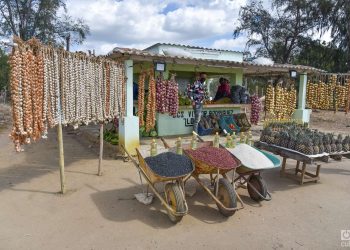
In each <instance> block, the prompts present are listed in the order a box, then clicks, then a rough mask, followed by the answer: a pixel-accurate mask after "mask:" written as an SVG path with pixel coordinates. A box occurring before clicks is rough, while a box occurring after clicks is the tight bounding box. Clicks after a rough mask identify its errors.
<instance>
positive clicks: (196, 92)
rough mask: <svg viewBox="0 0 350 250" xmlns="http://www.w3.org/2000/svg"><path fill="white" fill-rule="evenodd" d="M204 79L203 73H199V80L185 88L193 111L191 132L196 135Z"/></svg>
mask: <svg viewBox="0 0 350 250" xmlns="http://www.w3.org/2000/svg"><path fill="white" fill-rule="evenodd" d="M206 78H207V75H206V74H205V73H200V75H199V79H198V78H197V80H196V81H195V82H194V83H193V84H192V85H189V86H188V88H187V94H188V97H189V98H190V99H191V101H192V107H193V110H194V123H193V131H195V132H196V133H198V124H199V121H200V120H201V115H202V109H203V101H204V99H205V96H206V86H205V80H206Z"/></svg>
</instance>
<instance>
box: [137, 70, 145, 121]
mask: <svg viewBox="0 0 350 250" xmlns="http://www.w3.org/2000/svg"><path fill="white" fill-rule="evenodd" d="M145 81H146V73H145V72H142V73H141V74H140V76H139V82H138V85H139V88H138V90H139V94H138V116H139V124H140V127H142V126H144V125H145V119H144V112H145Z"/></svg>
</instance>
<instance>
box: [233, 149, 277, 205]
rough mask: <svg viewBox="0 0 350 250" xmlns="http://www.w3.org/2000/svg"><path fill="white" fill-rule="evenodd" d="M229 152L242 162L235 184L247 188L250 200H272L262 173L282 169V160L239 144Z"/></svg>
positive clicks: (237, 171) (234, 180)
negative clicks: (267, 170)
mask: <svg viewBox="0 0 350 250" xmlns="http://www.w3.org/2000/svg"><path fill="white" fill-rule="evenodd" d="M227 150H228V151H230V152H231V154H233V155H234V156H235V157H236V158H237V159H239V160H240V161H241V166H240V167H238V168H237V169H236V173H235V175H234V177H233V183H235V184H239V185H238V187H244V188H247V189H248V193H249V196H250V198H251V199H252V200H254V201H257V202H259V201H262V200H265V201H269V200H271V194H270V193H269V191H268V190H267V185H266V182H265V180H264V179H263V178H262V176H261V172H262V171H263V170H266V169H273V168H278V167H280V166H281V160H280V159H279V158H277V157H276V156H275V155H273V154H270V153H267V152H265V151H261V150H259V149H256V148H254V147H251V146H249V145H247V144H238V145H237V146H236V147H235V148H227ZM237 175H238V176H237ZM245 184H247V185H245Z"/></svg>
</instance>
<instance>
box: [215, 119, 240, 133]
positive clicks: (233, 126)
mask: <svg viewBox="0 0 350 250" xmlns="http://www.w3.org/2000/svg"><path fill="white" fill-rule="evenodd" d="M219 125H220V128H221V129H222V130H226V131H227V133H230V134H232V133H233V132H235V133H238V132H240V127H239V126H238V125H237V123H236V122H235V120H234V119H233V116H232V115H223V116H221V118H220V120H219Z"/></svg>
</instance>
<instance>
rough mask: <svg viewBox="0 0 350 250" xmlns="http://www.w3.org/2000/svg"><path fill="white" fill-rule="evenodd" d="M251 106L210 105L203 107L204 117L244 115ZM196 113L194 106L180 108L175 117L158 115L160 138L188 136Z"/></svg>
mask: <svg viewBox="0 0 350 250" xmlns="http://www.w3.org/2000/svg"><path fill="white" fill-rule="evenodd" d="M248 108H250V104H208V105H204V106H203V113H202V115H203V116H209V115H211V114H214V115H216V116H219V115H232V114H238V113H242V112H243V113H244V112H245V110H246V109H248ZM193 122H194V111H193V108H192V106H179V110H178V112H177V114H176V115H175V116H170V115H169V113H164V114H162V113H157V114H156V126H157V133H158V135H159V136H171V135H186V134H190V133H192V131H193Z"/></svg>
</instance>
